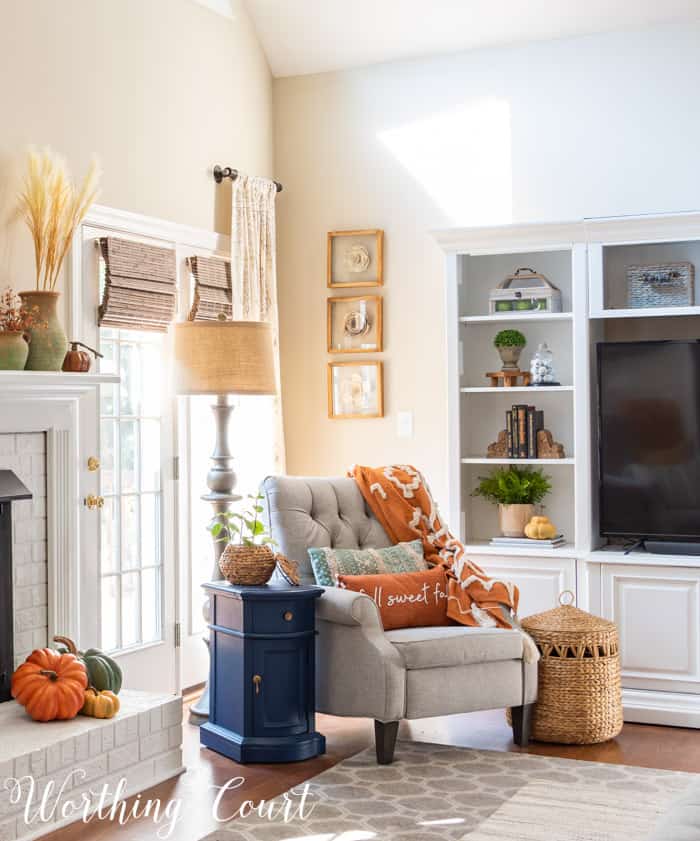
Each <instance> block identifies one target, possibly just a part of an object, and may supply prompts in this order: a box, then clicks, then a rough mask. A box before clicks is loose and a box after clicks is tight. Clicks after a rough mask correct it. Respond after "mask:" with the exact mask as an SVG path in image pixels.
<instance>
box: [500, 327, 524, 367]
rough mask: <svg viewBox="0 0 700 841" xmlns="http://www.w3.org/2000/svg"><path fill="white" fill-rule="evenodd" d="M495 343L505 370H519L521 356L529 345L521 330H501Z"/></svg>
mask: <svg viewBox="0 0 700 841" xmlns="http://www.w3.org/2000/svg"><path fill="white" fill-rule="evenodd" d="M493 343H494V345H495V347H496V350H497V351H498V354H499V356H500V357H501V362H502V363H503V370H504V371H508V370H511V371H512V370H513V369H517V367H518V361H519V359H520V354H521V353H522V350H523V348H524V347H525V345H526V344H527V340H526V338H525V336H523V334H522V333H521V332H520V330H501V331H500V332H498V333H496V337H495V338H494V340H493Z"/></svg>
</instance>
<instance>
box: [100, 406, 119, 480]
mask: <svg viewBox="0 0 700 841" xmlns="http://www.w3.org/2000/svg"><path fill="white" fill-rule="evenodd" d="M100 450H101V453H100V481H101V483H102V486H101V487H102V493H103V494H113V493H117V491H118V485H117V475H116V470H117V464H116V461H117V459H116V456H117V422H116V421H113V420H103V421H102V422H101V423H100Z"/></svg>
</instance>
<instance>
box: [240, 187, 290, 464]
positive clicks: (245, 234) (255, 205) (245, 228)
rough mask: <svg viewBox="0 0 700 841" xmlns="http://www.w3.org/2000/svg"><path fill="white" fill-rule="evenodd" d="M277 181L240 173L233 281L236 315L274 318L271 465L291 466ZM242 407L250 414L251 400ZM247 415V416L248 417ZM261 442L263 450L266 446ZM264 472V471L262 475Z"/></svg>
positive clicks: (259, 443) (259, 449) (253, 319)
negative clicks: (284, 384) (281, 324)
mask: <svg viewBox="0 0 700 841" xmlns="http://www.w3.org/2000/svg"><path fill="white" fill-rule="evenodd" d="M276 197H277V188H276V186H275V183H274V181H270V180H268V179H266V178H255V177H251V176H248V175H241V174H239V176H238V178H236V180H235V181H234V182H233V185H232V195H231V202H232V206H231V287H232V304H233V319H234V320H235V321H239V320H240V321H246V320H251V321H269V322H270V323H271V324H272V335H273V346H274V357H275V383H276V388H277V394H276V396H275V397H274V398H273V400H274V414H275V417H274V425H273V430H274V432H273V439H274V440H272V441H271V442H270V447H271V450H270V452H271V462H270V465H269V466H270V469H271V470H272V471H273V472H274V473H283V472H284V470H285V449H284V425H283V420H282V398H281V390H280V362H279V318H278V314H277V265H276V256H275V252H276V245H275V236H276V235H275V198H276ZM248 402H249V401H242V402H241V412H242V413H243V414H245V411H246V410H245V404H246V403H248ZM244 420H245V418H244ZM265 443H266V442H263V441H258V442H256V450H257V451H258V452H261V453H262V452H264V451H265V449H266V448H265ZM261 478H262V477H261Z"/></svg>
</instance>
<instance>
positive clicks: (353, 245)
mask: <svg viewBox="0 0 700 841" xmlns="http://www.w3.org/2000/svg"><path fill="white" fill-rule="evenodd" d="M383 250H384V231H380V230H376V229H374V230H368V231H330V233H329V234H328V286H329V288H331V289H341V288H348V289H351V288H353V287H359V286H381V285H382V284H383V282H384V254H383Z"/></svg>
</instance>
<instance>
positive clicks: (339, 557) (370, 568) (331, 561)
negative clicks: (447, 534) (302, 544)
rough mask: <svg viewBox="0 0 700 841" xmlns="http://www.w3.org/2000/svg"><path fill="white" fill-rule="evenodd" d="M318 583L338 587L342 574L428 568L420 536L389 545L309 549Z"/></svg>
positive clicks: (366, 573)
mask: <svg viewBox="0 0 700 841" xmlns="http://www.w3.org/2000/svg"><path fill="white" fill-rule="evenodd" d="M308 552H309V558H310V560H311V566H312V568H313V571H314V576H315V577H316V583H317V584H320V585H321V586H322V587H335V586H337V584H338V576H339V575H378V574H380V573H391V572H420V571H421V570H426V569H428V564H427V562H426V560H425V557H424V555H423V544H422V543H421V541H420V540H411V541H410V542H409V543H397V544H396V546H389V547H388V548H386V549H331V548H330V547H326V548H321V549H309V550H308Z"/></svg>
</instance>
